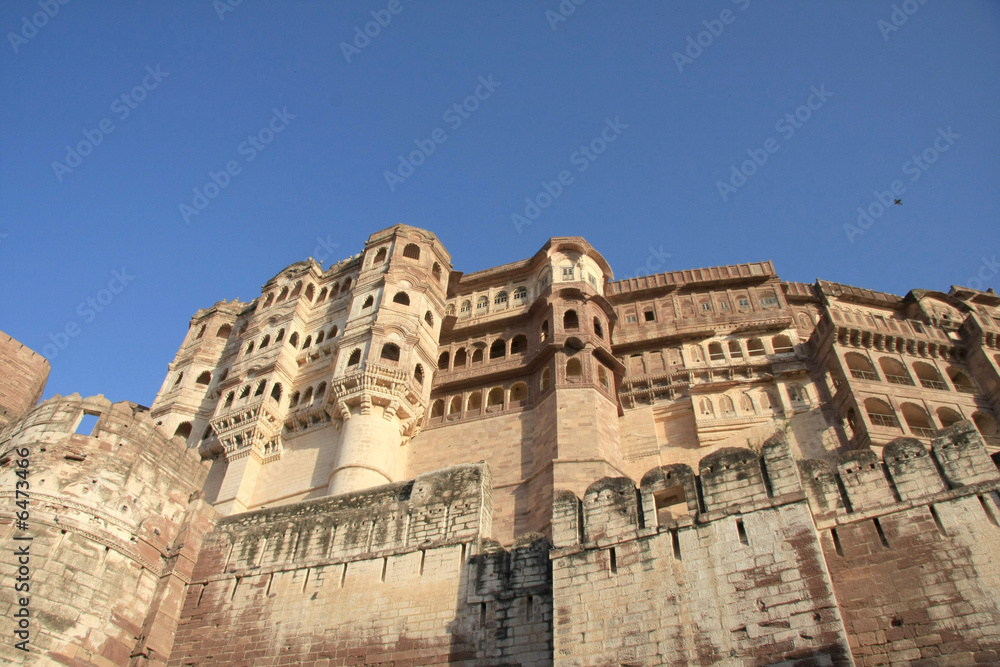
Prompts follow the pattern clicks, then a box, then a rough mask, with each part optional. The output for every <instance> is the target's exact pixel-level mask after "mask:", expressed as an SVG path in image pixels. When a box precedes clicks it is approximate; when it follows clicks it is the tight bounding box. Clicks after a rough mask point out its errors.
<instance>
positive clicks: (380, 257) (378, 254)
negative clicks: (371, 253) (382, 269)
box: [372, 247, 389, 264]
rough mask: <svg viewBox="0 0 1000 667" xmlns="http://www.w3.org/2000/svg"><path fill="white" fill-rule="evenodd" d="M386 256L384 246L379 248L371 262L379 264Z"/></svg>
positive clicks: (386, 252) (387, 254)
mask: <svg viewBox="0 0 1000 667" xmlns="http://www.w3.org/2000/svg"><path fill="white" fill-rule="evenodd" d="M388 256H389V253H388V251H387V250H386V249H385V248H384V247H382V248H379V249H378V252H376V253H375V259H373V260H372V264H381V263H382V262H384V261H385V258H386V257H388Z"/></svg>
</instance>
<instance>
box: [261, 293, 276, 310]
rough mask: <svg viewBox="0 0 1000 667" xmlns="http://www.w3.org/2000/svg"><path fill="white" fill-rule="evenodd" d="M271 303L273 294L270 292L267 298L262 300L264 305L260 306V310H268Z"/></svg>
mask: <svg viewBox="0 0 1000 667" xmlns="http://www.w3.org/2000/svg"><path fill="white" fill-rule="evenodd" d="M272 303H274V292H271V293H270V294H268V295H267V297H266V298H265V299H264V305H263V306H261V308H262V309H263V308H270V307H271V304H272Z"/></svg>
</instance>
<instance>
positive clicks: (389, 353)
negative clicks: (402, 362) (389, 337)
mask: <svg viewBox="0 0 1000 667" xmlns="http://www.w3.org/2000/svg"><path fill="white" fill-rule="evenodd" d="M379 358H380V359H382V360H383V361H388V362H392V363H395V362H397V361H399V346H398V345H396V344H395V343H386V344H385V345H383V346H382V352H381V353H380V354H379Z"/></svg>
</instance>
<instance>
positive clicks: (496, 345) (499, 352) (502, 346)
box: [490, 338, 507, 359]
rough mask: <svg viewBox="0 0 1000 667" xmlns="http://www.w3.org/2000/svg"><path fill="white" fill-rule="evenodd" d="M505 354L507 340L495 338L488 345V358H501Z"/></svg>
mask: <svg viewBox="0 0 1000 667" xmlns="http://www.w3.org/2000/svg"><path fill="white" fill-rule="evenodd" d="M505 356H507V341H505V340H504V339H503V338H497V339H496V340H495V341H493V344H492V345H490V359H503V358H504V357H505Z"/></svg>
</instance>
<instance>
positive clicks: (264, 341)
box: [257, 334, 271, 350]
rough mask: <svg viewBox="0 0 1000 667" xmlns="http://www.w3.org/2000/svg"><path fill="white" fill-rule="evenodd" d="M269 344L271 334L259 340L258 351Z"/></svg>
mask: <svg viewBox="0 0 1000 667" xmlns="http://www.w3.org/2000/svg"><path fill="white" fill-rule="evenodd" d="M270 344H271V334H268V335H266V336H264V337H263V338H261V339H260V345H259V346H258V347H257V349H258V350H263V349H264V348H265V347H267V346H268V345H270Z"/></svg>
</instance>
